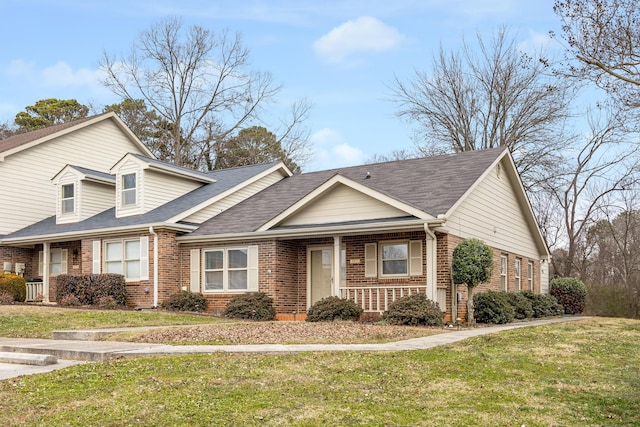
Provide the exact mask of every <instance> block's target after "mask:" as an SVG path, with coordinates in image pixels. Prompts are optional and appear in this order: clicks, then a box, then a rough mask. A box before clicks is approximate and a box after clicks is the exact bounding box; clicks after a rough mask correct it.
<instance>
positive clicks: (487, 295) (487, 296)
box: [473, 291, 515, 324]
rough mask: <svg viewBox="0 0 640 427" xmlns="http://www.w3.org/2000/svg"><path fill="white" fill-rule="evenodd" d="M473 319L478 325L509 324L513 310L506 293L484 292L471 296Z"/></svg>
mask: <svg viewBox="0 0 640 427" xmlns="http://www.w3.org/2000/svg"><path fill="white" fill-rule="evenodd" d="M473 305H474V306H475V318H476V321H477V322H480V323H496V324H503V323H509V322H511V321H512V320H513V318H514V317H515V310H514V308H513V306H512V305H511V303H510V297H509V295H508V294H507V293H506V292H496V291H486V292H481V293H479V294H476V295H474V296H473Z"/></svg>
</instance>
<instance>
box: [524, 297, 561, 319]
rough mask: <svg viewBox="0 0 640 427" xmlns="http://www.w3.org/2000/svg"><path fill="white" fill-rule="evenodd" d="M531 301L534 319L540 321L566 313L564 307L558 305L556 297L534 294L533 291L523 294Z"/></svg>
mask: <svg viewBox="0 0 640 427" xmlns="http://www.w3.org/2000/svg"><path fill="white" fill-rule="evenodd" d="M522 294H523V295H524V296H525V297H526V298H528V299H529V300H530V301H531V308H532V309H533V317H535V318H537V319H539V318H541V317H549V316H560V315H562V313H564V307H562V305H560V304H558V301H557V300H556V297H554V296H553V295H549V294H534V293H533V292H531V291H525V292H523V293H522Z"/></svg>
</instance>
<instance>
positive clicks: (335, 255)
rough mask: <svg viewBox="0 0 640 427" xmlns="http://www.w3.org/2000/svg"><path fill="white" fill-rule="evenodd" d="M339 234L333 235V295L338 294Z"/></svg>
mask: <svg viewBox="0 0 640 427" xmlns="http://www.w3.org/2000/svg"><path fill="white" fill-rule="evenodd" d="M340 241H341V239H340V236H333V295H336V296H340V276H341V274H340V264H341V260H340V249H341V248H340V246H341V242H340Z"/></svg>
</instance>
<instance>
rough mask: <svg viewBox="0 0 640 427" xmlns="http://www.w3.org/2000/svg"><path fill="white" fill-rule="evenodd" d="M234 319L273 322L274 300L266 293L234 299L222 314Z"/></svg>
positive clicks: (251, 294) (274, 313)
mask: <svg viewBox="0 0 640 427" xmlns="http://www.w3.org/2000/svg"><path fill="white" fill-rule="evenodd" d="M222 315H223V316H224V317H231V318H234V319H251V320H273V319H274V318H275V317H276V309H275V308H273V299H272V298H271V297H270V296H269V295H267V294H265V293H264V292H252V293H247V294H241V295H237V296H235V297H233V298H232V299H231V300H230V301H229V303H227V306H226V307H225V309H224V312H223V313H222Z"/></svg>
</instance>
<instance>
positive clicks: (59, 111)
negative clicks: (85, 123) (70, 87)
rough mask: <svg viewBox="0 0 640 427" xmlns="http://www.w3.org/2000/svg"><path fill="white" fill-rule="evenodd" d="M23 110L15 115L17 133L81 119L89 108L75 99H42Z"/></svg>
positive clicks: (85, 115)
mask: <svg viewBox="0 0 640 427" xmlns="http://www.w3.org/2000/svg"><path fill="white" fill-rule="evenodd" d="M25 110H26V111H21V112H19V113H18V114H16V118H15V123H16V125H18V127H19V129H18V131H19V132H28V131H32V130H35V129H41V128H45V127H47V126H52V125H58V124H61V123H66V122H70V121H73V120H78V119H83V118H85V117H87V114H88V113H89V107H87V106H86V105H83V104H80V103H79V102H78V101H76V100H75V99H55V98H49V99H42V100H40V101H37V102H36V103H35V104H34V105H29V106H27V107H25Z"/></svg>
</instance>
